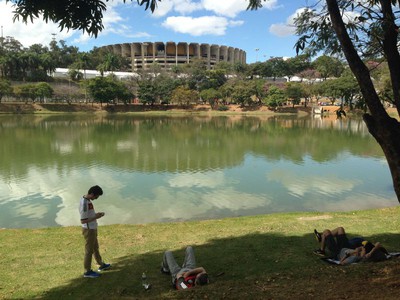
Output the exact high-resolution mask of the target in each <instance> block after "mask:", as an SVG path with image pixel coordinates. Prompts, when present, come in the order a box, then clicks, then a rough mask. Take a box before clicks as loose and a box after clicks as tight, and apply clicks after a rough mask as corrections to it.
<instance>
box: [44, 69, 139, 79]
mask: <svg viewBox="0 0 400 300" xmlns="http://www.w3.org/2000/svg"><path fill="white" fill-rule="evenodd" d="M78 72H80V73H81V74H82V76H83V77H84V78H85V79H91V78H95V77H101V76H102V75H101V73H100V71H96V70H78ZM68 73H69V69H66V68H56V69H55V70H54V72H51V73H49V75H51V76H53V77H55V78H70V76H69V74H68ZM111 74H113V75H114V76H115V77H117V78H119V79H128V78H130V77H138V76H139V75H138V74H136V73H131V72H104V74H103V76H105V77H106V76H108V75H111Z"/></svg>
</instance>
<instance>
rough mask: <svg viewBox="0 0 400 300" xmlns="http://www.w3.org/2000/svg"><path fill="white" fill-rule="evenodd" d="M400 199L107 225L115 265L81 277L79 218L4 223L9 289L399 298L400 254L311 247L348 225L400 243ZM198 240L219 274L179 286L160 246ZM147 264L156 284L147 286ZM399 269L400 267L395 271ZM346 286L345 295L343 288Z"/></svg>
mask: <svg viewBox="0 0 400 300" xmlns="http://www.w3.org/2000/svg"><path fill="white" fill-rule="evenodd" d="M399 213H400V208H398V207H396V208H389V209H381V210H370V211H360V212H350V213H326V214H320V213H289V214H274V215H264V216H256V217H241V218H232V219H222V220H211V221H196V222H182V223H162V224H147V225H113V226H103V227H101V228H100V229H99V241H100V247H101V251H102V254H103V257H104V258H105V260H106V261H107V262H110V263H112V265H113V266H112V269H111V270H109V271H106V272H104V274H103V276H102V277H101V278H99V279H87V278H83V277H82V272H83V270H82V268H83V267H82V259H83V238H82V236H81V231H80V228H79V227H66V228H46V229H32V230H28V229H18V230H12V229H3V230H0V241H1V247H0V263H1V272H0V298H1V299H32V298H40V299H143V298H149V299H180V298H182V299H183V298H191V299H289V298H291V299H313V298H315V299H317V298H324V299H339V298H340V299H344V298H346V299H352V298H353V297H354V298H360V297H361V298H366V299H372V298H374V297H375V298H376V297H378V298H379V299H397V296H398V295H399V294H400V279H399V278H398V273H399V271H400V267H399V264H398V259H393V260H390V261H387V262H381V263H362V264H357V265H351V266H347V267H340V266H333V265H328V264H326V263H324V262H322V261H321V260H320V259H319V258H318V257H316V256H315V255H313V254H312V250H313V249H315V248H316V247H317V242H316V241H315V239H314V236H313V235H312V230H313V229H314V228H318V229H320V230H322V229H324V228H333V227H337V226H344V227H345V228H346V230H347V231H348V233H349V235H350V236H354V235H363V236H364V237H367V238H369V239H371V240H373V241H380V242H382V243H383V244H384V245H385V246H386V247H387V248H388V249H389V250H391V251H397V250H399V251H400V236H399V234H398V232H399V218H398V215H399ZM186 245H193V246H194V248H195V251H196V256H197V260H198V264H199V265H202V266H204V267H205V268H206V269H207V271H208V272H209V273H210V276H211V281H212V283H211V284H210V285H208V286H205V287H201V288H194V289H192V290H188V291H179V292H177V291H174V290H172V289H171V286H170V278H169V276H167V275H162V274H160V270H159V268H160V262H161V258H162V253H163V251H164V250H166V249H173V250H175V253H176V257H177V258H178V259H179V261H182V259H183V249H184V248H185V246H186ZM142 272H146V274H147V276H148V278H149V282H150V283H151V284H152V288H151V289H150V290H149V291H145V290H144V289H143V288H142V286H141V274H142ZM394 274H396V276H394ZM344 296H345V297H344Z"/></svg>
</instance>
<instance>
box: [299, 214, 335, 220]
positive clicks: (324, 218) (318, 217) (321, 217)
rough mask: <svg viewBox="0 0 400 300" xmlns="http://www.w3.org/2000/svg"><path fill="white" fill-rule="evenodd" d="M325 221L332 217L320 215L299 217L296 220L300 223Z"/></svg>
mask: <svg viewBox="0 0 400 300" xmlns="http://www.w3.org/2000/svg"><path fill="white" fill-rule="evenodd" d="M326 219H332V216H330V215H322V216H314V217H300V218H298V220H302V221H316V220H326Z"/></svg>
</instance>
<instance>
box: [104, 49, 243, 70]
mask: <svg viewBox="0 0 400 300" xmlns="http://www.w3.org/2000/svg"><path fill="white" fill-rule="evenodd" d="M100 48H106V49H107V50H108V51H110V52H112V53H114V54H118V55H121V56H123V57H127V58H129V59H130V60H131V67H132V72H135V71H138V70H141V69H148V68H149V67H150V66H151V65H152V64H154V63H157V64H158V65H159V66H161V68H165V69H171V68H172V67H173V66H178V65H183V64H190V63H191V62H192V61H193V60H203V61H204V62H205V64H206V66H207V69H213V68H214V66H215V65H216V64H217V63H218V62H221V61H224V62H227V63H231V64H235V63H242V64H246V52H245V51H243V50H241V49H238V48H234V47H229V46H220V45H215V44H212V45H210V44H198V43H186V42H178V43H175V42H166V43H164V42H154V43H152V42H143V43H123V44H114V45H108V46H103V47H100Z"/></svg>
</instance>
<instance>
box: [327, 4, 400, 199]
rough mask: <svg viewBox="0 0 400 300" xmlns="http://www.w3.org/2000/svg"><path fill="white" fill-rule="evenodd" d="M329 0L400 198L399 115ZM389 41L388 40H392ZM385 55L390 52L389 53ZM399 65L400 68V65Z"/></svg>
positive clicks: (367, 117) (366, 116) (368, 120)
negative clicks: (389, 111) (386, 102)
mask: <svg viewBox="0 0 400 300" xmlns="http://www.w3.org/2000/svg"><path fill="white" fill-rule="evenodd" d="M326 3H327V7H328V11H329V15H330V17H331V21H332V26H333V28H334V30H335V32H336V35H337V37H338V39H339V41H340V44H341V46H342V50H343V53H344V55H345V57H346V60H347V62H348V64H349V66H350V69H351V71H352V72H353V74H354V75H355V77H356V79H357V81H358V84H359V86H360V89H361V93H362V95H363V97H364V99H365V102H366V104H367V106H368V108H369V111H370V114H368V113H366V114H364V116H363V119H364V121H365V123H366V125H367V127H368V130H369V132H370V133H371V134H372V136H373V137H374V138H375V139H376V141H377V142H378V143H379V145H380V146H381V148H382V150H383V152H384V154H385V156H386V159H387V162H388V164H389V169H390V172H391V175H392V179H393V187H394V190H395V192H396V195H397V200H398V201H399V202H400V124H399V122H398V121H397V120H396V119H393V118H391V117H390V116H389V115H388V114H387V112H386V110H385V109H384V107H383V105H382V103H381V101H380V99H379V96H378V94H377V92H376V90H375V88H374V85H373V83H372V80H371V77H370V73H369V70H368V68H367V67H366V66H365V64H364V63H363V61H362V60H361V58H360V56H359V55H358V53H357V51H356V49H355V47H354V45H353V43H352V41H351V39H350V37H349V35H348V33H347V31H346V28H345V25H344V23H343V19H342V17H341V13H340V10H339V7H338V4H337V0H326ZM386 42H387V43H388V42H389V41H386ZM388 49H391V50H390V51H394V50H395V51H397V48H396V47H388V45H386V49H384V50H385V51H387V50H388ZM386 55H388V54H387V53H386ZM397 55H398V54H397ZM389 56H391V57H396V55H394V54H393V53H389ZM392 67H393V66H392ZM396 67H397V68H400V66H396ZM396 75H397V74H395V75H394V77H396ZM392 79H393V77H392ZM395 86H397V84H395Z"/></svg>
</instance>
